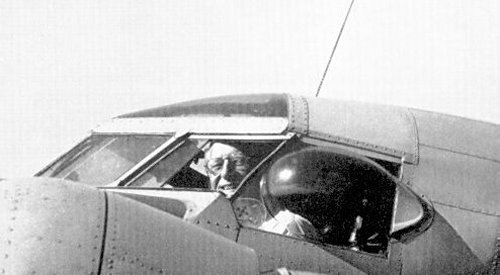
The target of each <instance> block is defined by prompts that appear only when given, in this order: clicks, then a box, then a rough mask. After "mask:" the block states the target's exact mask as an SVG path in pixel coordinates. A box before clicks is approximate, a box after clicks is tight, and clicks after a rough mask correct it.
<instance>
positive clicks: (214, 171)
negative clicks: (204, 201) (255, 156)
mask: <svg viewBox="0 0 500 275" xmlns="http://www.w3.org/2000/svg"><path fill="white" fill-rule="evenodd" d="M205 159H206V160H207V162H206V168H207V172H208V176H209V178H210V185H211V187H212V189H215V190H221V191H224V190H226V191H228V192H229V193H231V192H232V191H234V190H235V189H236V187H237V186H238V184H239V183H240V182H241V180H242V179H243V178H244V177H245V176H246V174H247V173H248V170H249V164H248V158H247V156H245V155H244V154H243V152H241V151H240V150H238V149H237V148H236V147H234V146H231V145H228V144H224V143H214V144H212V146H211V147H210V149H209V150H208V151H207V152H206V153H205ZM228 192H226V193H228Z"/></svg>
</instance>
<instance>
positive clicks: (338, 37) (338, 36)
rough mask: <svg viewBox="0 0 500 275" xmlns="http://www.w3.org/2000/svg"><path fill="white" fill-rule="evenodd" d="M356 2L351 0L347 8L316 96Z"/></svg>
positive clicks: (317, 93)
mask: <svg viewBox="0 0 500 275" xmlns="http://www.w3.org/2000/svg"><path fill="white" fill-rule="evenodd" d="M353 4H354V0H351V4H350V5H349V9H348V10H347V13H346V15H345V18H344V22H343V23H342V27H341V28H340V31H339V34H338V35H337V40H336V41H335V45H334V46H333V50H332V53H331V54H330V59H328V63H327V64H326V68H325V71H324V72H323V77H322V78H321V81H320V82H319V86H318V90H317V91H316V97H318V95H319V91H320V90H321V86H323V81H324V80H325V77H326V74H327V73H328V68H330V63H331V62H332V58H333V54H334V53H335V50H336V49H337V45H338V44H339V40H340V36H342V31H343V30H344V27H345V23H346V22H347V18H348V17H349V14H350V13H351V9H352V5H353Z"/></svg>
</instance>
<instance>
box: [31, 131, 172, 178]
mask: <svg viewBox="0 0 500 275" xmlns="http://www.w3.org/2000/svg"><path fill="white" fill-rule="evenodd" d="M168 139H170V136H148V135H92V136H90V137H88V138H87V139H85V140H84V141H82V142H81V143H80V144H78V145H77V146H76V147H75V148H73V149H72V150H71V151H69V152H68V153H67V154H66V155H64V156H63V157H62V158H60V159H59V160H57V161H56V162H54V163H53V164H51V165H50V166H49V167H47V168H46V169H45V170H43V171H42V172H40V173H39V174H37V176H46V177H55V178H63V179H67V180H72V181H79V182H85V183H88V184H91V185H94V186H103V185H106V184H109V183H111V182H113V181H114V180H116V179H118V178H119V177H120V176H121V175H122V174H123V173H125V172H126V171H128V170H129V169H130V168H132V167H133V166H134V165H136V164H137V163H138V162H139V161H141V160H142V159H143V158H144V157H146V156H147V155H149V154H150V153H151V152H153V151H154V150H155V149H157V148H158V147H159V146H160V145H161V144H163V143H164V142H166V141H167V140H168Z"/></svg>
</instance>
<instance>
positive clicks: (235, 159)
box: [205, 154, 248, 176]
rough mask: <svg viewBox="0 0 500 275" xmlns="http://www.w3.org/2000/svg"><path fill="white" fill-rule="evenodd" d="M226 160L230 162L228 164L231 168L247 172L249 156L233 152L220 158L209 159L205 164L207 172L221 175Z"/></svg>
mask: <svg viewBox="0 0 500 275" xmlns="http://www.w3.org/2000/svg"><path fill="white" fill-rule="evenodd" d="M225 161H227V162H228V163H227V165H228V169H229V170H231V171H233V170H234V171H237V172H241V173H246V170H247V168H248V164H247V158H246V157H244V156H241V155H233V154H230V155H227V156H224V157H220V158H212V159H209V160H208V161H207V162H206V164H205V168H206V170H207V173H208V174H210V175H213V176H217V175H219V174H220V173H221V172H222V169H223V168H224V162H225Z"/></svg>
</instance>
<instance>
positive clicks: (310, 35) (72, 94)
mask: <svg viewBox="0 0 500 275" xmlns="http://www.w3.org/2000/svg"><path fill="white" fill-rule="evenodd" d="M349 4H350V0H344V1H340V0H324V1H321V0H317V1H316V0H314V1H305V0H304V1H297V0H255V1H235V0H219V1H206V0H193V1H180V0H170V1H164V0H161V1H160V0H152V1H139V0H119V1H118V0H116V1H111V0H108V1H106V0H78V1H76V0H65V1H55V0H53V1H46V0H2V1H0V127H1V129H2V134H1V135H0V177H19V176H29V175H32V174H33V173H35V172H36V171H38V170H39V169H41V168H42V167H43V166H45V165H46V164H48V163H49V162H50V161H51V160H53V159H54V158H56V157H57V156H58V155H60V154H61V153H63V152H64V151H66V150H67V149H69V148H70V147H71V146H73V145H74V144H75V143H76V142H78V141H80V140H81V139H82V138H83V137H84V136H85V135H86V134H87V133H88V131H89V130H90V129H91V128H93V127H94V126H96V125H97V124H99V122H102V121H104V120H106V119H108V118H111V117H113V116H116V115H119V114H122V113H127V112H130V111H135V110H139V109H144V108H149V107H156V106H160V105H166V104H170V103H173V102H178V101H183V100H189V99H195V98H199V97H207V96H216V95H224V94H237V93H269V92H273V93H275V92H276V93H283V92H287V93H294V94H303V95H308V96H314V94H315V92H316V89H317V87H318V84H319V81H320V79H321V76H322V74H323V71H324V68H325V65H326V63H327V61H328V57H329V55H330V52H331V49H332V47H333V44H334V41H335V39H336V37H337V34H338V31H339V30H340V26H341V24H342V20H343V17H344V16H345V13H346V11H347V8H348V6H349ZM320 97H328V98H338V99H347V100H356V101H365V102H375V103H382V104H389V105H399V106H407V107H414V108H419V109H424V110H430V111H437V112H442V113H448V114H454V115H459V116H464V117H469V118H474V119H480V120H484V121H489V122H493V123H496V124H499V123H500V108H499V107H500V1H498V0H495V1H493V0H481V1H477V0H476V1H474V0H467V1H465V0H440V1H435V0H419V1H414V0H413V1H409V0H392V1H390V0H379V1H373V0H357V1H356V2H355V4H354V7H353V9H352V12H351V15H350V18H349V20H348V22H347V25H346V28H345V30H344V33H343V36H342V38H341V40H340V43H339V46H338V48H337V51H336V53H335V56H334V58H333V61H332V65H331V68H330V71H329V73H328V75H327V77H326V79H325V83H324V85H323V88H322V91H321V94H320ZM478 138H480V137H478Z"/></svg>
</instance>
